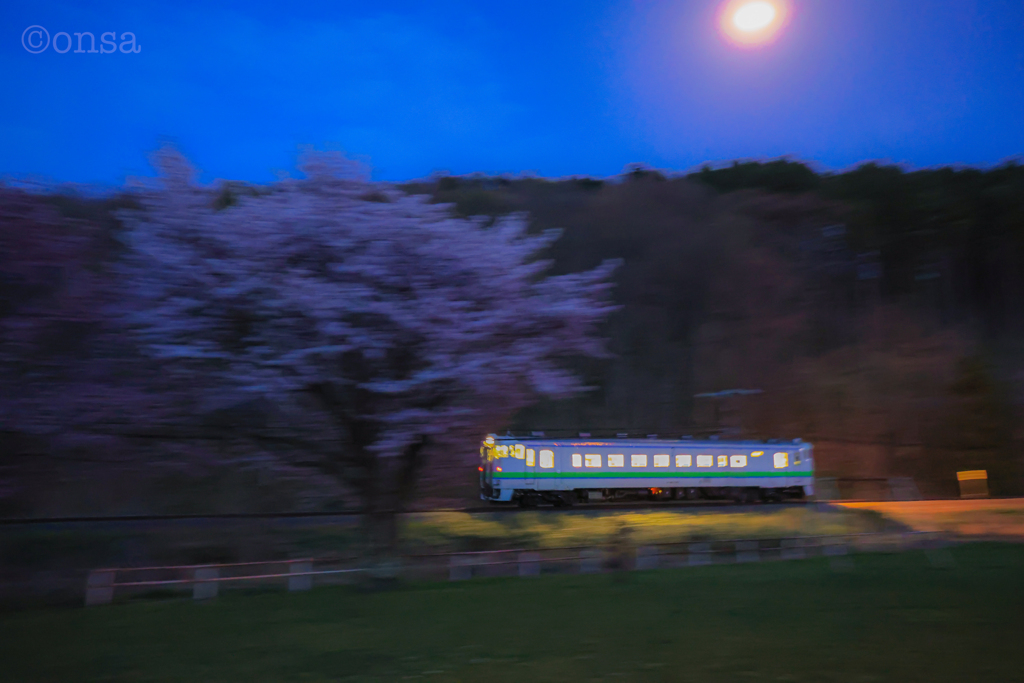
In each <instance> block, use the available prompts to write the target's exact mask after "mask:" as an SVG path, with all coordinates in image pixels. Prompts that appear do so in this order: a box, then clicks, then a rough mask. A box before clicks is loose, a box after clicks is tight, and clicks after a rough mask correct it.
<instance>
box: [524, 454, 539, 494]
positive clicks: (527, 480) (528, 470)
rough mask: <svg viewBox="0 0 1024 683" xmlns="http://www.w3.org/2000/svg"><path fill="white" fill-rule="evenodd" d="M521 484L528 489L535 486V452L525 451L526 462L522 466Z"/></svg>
mask: <svg viewBox="0 0 1024 683" xmlns="http://www.w3.org/2000/svg"><path fill="white" fill-rule="evenodd" d="M523 472H524V474H523V484H526V485H527V486H529V487H530V488H533V487H534V486H536V485H537V451H536V450H534V449H532V448H527V449H526V462H525V463H524V465H523Z"/></svg>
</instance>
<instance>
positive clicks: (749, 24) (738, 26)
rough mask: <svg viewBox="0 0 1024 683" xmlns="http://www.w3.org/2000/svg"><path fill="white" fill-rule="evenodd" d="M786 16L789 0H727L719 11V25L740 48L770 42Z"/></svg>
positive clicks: (784, 21)
mask: <svg viewBox="0 0 1024 683" xmlns="http://www.w3.org/2000/svg"><path fill="white" fill-rule="evenodd" d="M788 18H789V4H788V0H770V1H769V0H729V1H728V2H726V3H724V4H723V5H722V7H721V10H720V11H719V28H720V29H721V31H722V33H723V34H724V35H725V36H726V37H727V38H728V39H729V40H730V41H731V42H732V43H734V44H736V45H737V46H740V47H757V46H760V45H765V44H767V43H770V42H772V41H773V40H774V39H775V38H776V36H777V35H778V34H779V30H780V29H781V28H782V27H783V26H784V25H785V23H786V21H787V19H788Z"/></svg>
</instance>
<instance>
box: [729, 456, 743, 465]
mask: <svg viewBox="0 0 1024 683" xmlns="http://www.w3.org/2000/svg"><path fill="white" fill-rule="evenodd" d="M746 466H747V456H745V455H734V456H732V457H731V458H729V467H746Z"/></svg>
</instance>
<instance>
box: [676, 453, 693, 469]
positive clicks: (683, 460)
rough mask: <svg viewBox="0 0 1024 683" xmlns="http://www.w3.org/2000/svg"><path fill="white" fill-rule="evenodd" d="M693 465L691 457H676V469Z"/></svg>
mask: <svg viewBox="0 0 1024 683" xmlns="http://www.w3.org/2000/svg"><path fill="white" fill-rule="evenodd" d="M692 464H693V456H692V455H677V456H676V467H689V466H691V465H692Z"/></svg>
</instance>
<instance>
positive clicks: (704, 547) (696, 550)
mask: <svg viewBox="0 0 1024 683" xmlns="http://www.w3.org/2000/svg"><path fill="white" fill-rule="evenodd" d="M688 550H689V557H688V558H687V559H688V561H689V564H690V566H691V567H697V566H699V565H704V564H711V562H712V559H711V544H710V543H691V544H690V547H689V548H688Z"/></svg>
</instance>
